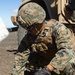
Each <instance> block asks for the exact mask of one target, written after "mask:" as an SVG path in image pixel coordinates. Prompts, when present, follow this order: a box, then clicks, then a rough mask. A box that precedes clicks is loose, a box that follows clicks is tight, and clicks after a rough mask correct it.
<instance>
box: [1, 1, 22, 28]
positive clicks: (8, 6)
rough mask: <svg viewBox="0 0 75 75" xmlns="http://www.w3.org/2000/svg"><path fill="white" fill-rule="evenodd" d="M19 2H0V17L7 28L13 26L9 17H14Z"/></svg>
mask: <svg viewBox="0 0 75 75" xmlns="http://www.w3.org/2000/svg"><path fill="white" fill-rule="evenodd" d="M21 2H22V0H0V17H1V18H2V20H3V22H4V24H5V25H6V27H7V28H11V27H13V26H14V25H13V24H12V22H11V16H12V15H16V13H17V9H18V7H19V6H20V4H21Z"/></svg>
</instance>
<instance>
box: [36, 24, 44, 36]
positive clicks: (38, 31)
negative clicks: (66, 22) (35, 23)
mask: <svg viewBox="0 0 75 75" xmlns="http://www.w3.org/2000/svg"><path fill="white" fill-rule="evenodd" d="M43 29H44V23H42V27H41V29H40V30H38V29H37V28H36V27H35V30H36V31H37V32H36V35H38V34H39V33H40V32H41V31H42V30H43Z"/></svg>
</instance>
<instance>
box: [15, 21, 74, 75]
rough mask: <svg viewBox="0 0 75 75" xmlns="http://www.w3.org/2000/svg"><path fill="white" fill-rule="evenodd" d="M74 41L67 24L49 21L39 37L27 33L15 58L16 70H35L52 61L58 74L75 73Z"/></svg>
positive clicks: (69, 74)
mask: <svg viewBox="0 0 75 75" xmlns="http://www.w3.org/2000/svg"><path fill="white" fill-rule="evenodd" d="M71 35H72V36H71ZM72 37H73V39H72ZM73 41H74V35H73V33H72V32H71V31H70V30H69V29H68V28H67V27H66V26H65V25H63V24H61V23H59V22H58V21H53V20H51V21H49V22H48V23H47V24H45V28H44V30H43V31H42V32H41V33H40V34H39V35H38V36H37V37H35V36H31V35H29V34H27V35H25V37H24V39H23V40H22V41H21V44H20V46H19V50H18V53H17V56H16V58H15V63H14V64H15V66H14V71H16V72H17V73H19V72H20V71H21V72H23V71H25V70H27V71H29V72H30V71H31V72H35V71H37V70H38V69H41V68H43V67H44V66H46V65H47V64H49V63H50V64H51V65H52V66H53V67H54V71H55V72H56V73H57V74H60V75H61V73H62V72H64V75H65V74H67V75H74V74H75V53H74V49H75V48H74V44H75V43H74V42H73ZM23 64H24V65H23ZM22 70H23V71H22ZM14 75H22V74H20V73H19V74H14ZM26 75H28V74H26ZM55 75H56V74H55Z"/></svg>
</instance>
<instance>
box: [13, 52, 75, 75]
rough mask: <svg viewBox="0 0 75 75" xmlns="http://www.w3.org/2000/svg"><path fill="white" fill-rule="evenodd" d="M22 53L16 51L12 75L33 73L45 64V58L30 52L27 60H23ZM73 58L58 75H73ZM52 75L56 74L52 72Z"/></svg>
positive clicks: (74, 67)
mask: <svg viewBox="0 0 75 75" xmlns="http://www.w3.org/2000/svg"><path fill="white" fill-rule="evenodd" d="M25 59H26V58H25V55H24V53H17V54H16V57H15V62H14V66H13V71H12V75H33V74H34V73H35V72H36V71H37V70H40V69H42V68H43V67H44V66H46V60H44V59H43V58H42V57H40V56H38V54H36V53H35V54H30V57H29V59H28V61H25ZM74 61H75V58H73V59H72V60H71V61H70V62H69V63H68V65H67V66H66V67H65V69H64V71H63V72H61V74H60V75H75V64H74V63H75V62H74ZM52 75H58V74H56V73H54V72H53V73H52Z"/></svg>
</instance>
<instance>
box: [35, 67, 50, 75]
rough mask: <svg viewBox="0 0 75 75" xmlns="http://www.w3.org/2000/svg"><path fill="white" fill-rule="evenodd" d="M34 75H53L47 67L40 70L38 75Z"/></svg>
mask: <svg viewBox="0 0 75 75" xmlns="http://www.w3.org/2000/svg"><path fill="white" fill-rule="evenodd" d="M34 75H51V72H50V70H49V69H48V68H47V67H45V68H43V69H42V70H39V71H37V72H36V73H34Z"/></svg>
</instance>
